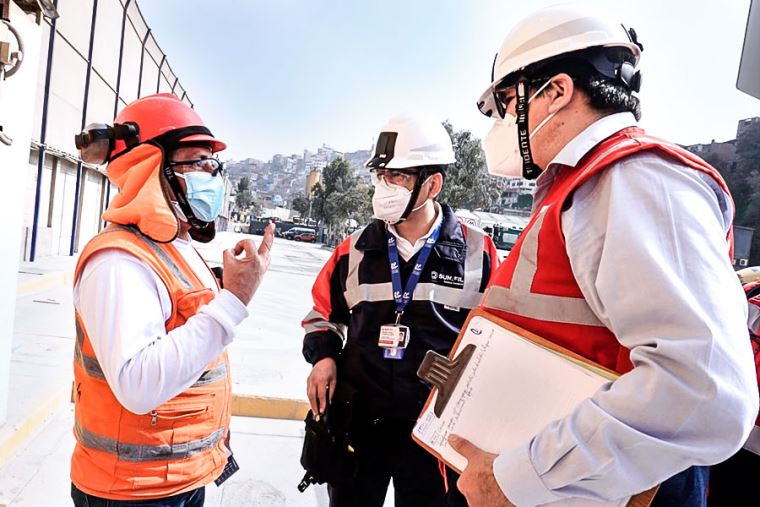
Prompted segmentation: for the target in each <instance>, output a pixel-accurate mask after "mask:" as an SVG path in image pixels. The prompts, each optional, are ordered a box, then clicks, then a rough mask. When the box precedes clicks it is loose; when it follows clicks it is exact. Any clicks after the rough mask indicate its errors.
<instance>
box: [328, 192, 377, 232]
mask: <svg viewBox="0 0 760 507" xmlns="http://www.w3.org/2000/svg"><path fill="white" fill-rule="evenodd" d="M371 192H372V189H371V188H370V187H369V185H366V184H364V183H357V184H355V185H353V186H352V187H351V188H349V189H348V190H346V191H345V192H333V193H332V194H330V196H328V197H327V202H326V205H325V207H326V210H327V216H328V217H329V221H328V223H329V224H331V225H337V226H344V225H345V224H346V222H347V221H348V220H349V219H353V220H356V222H357V223H359V225H364V224H366V223H367V222H369V219H370V218H371V217H372V196H371Z"/></svg>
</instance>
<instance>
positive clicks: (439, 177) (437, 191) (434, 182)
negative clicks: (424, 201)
mask: <svg viewBox="0 0 760 507" xmlns="http://www.w3.org/2000/svg"><path fill="white" fill-rule="evenodd" d="M428 183H429V185H430V191H429V192H428V196H429V198H430V199H435V198H436V197H438V196H439V195H441V191H442V190H443V174H441V173H434V174H432V175H430V179H429V180H428Z"/></svg>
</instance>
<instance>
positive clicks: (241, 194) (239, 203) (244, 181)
mask: <svg viewBox="0 0 760 507" xmlns="http://www.w3.org/2000/svg"><path fill="white" fill-rule="evenodd" d="M235 193H236V195H235V207H236V208H237V209H238V210H239V211H245V210H247V209H248V207H249V206H250V205H251V203H252V202H253V194H251V180H250V179H249V178H248V176H243V177H242V178H240V181H238V183H237V187H236V192H235Z"/></svg>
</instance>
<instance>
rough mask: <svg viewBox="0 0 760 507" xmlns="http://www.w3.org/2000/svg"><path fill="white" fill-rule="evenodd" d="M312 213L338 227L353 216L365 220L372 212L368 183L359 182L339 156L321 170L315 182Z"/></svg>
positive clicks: (361, 222) (364, 221)
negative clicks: (319, 181) (317, 180)
mask: <svg viewBox="0 0 760 507" xmlns="http://www.w3.org/2000/svg"><path fill="white" fill-rule="evenodd" d="M311 214H312V217H314V218H316V219H317V220H319V221H320V222H322V223H323V224H325V225H328V226H331V227H335V226H337V227H341V226H344V225H345V222H346V220H348V219H354V220H356V221H357V222H359V224H365V223H366V222H367V221H368V220H369V217H370V216H371V215H372V201H371V194H370V188H369V186H367V185H365V184H363V183H360V181H359V179H358V178H357V177H356V176H355V175H354V171H353V169H352V168H351V166H350V165H349V163H348V162H347V161H346V160H345V159H343V158H338V159H335V160H333V161H332V162H330V164H329V165H328V166H327V167H325V168H324V170H323V171H322V181H321V183H319V184H317V185H314V195H313V197H312V206H311Z"/></svg>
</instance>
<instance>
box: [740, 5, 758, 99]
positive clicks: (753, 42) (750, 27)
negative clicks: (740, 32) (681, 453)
mask: <svg viewBox="0 0 760 507" xmlns="http://www.w3.org/2000/svg"><path fill="white" fill-rule="evenodd" d="M736 87H737V88H738V89H740V90H741V91H743V92H744V93H747V94H749V95H752V96H753V97H755V98H758V99H760V0H752V3H751V4H750V6H749V16H747V31H746V32H745V34H744V47H743V48H742V59H741V63H740V64H739V77H738V78H737V79H736Z"/></svg>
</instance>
